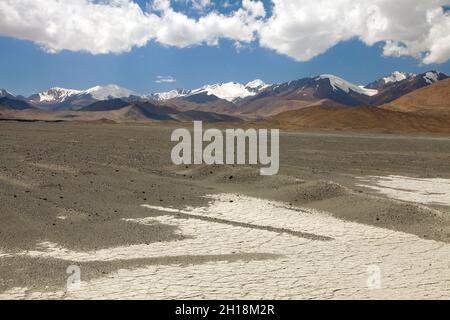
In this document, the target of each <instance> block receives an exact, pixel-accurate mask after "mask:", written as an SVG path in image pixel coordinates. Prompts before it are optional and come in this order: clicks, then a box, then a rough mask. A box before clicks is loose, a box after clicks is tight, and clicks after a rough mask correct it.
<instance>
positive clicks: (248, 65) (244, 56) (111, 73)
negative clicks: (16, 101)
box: [0, 1, 450, 96]
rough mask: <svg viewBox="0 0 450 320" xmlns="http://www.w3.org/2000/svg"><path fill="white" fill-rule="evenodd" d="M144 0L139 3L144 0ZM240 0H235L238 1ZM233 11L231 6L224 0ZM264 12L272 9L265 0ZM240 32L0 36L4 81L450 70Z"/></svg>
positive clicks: (146, 87) (18, 87)
mask: <svg viewBox="0 0 450 320" xmlns="http://www.w3.org/2000/svg"><path fill="white" fill-rule="evenodd" d="M144 3H145V1H141V2H140V5H142V6H143V7H145V6H144ZM239 5H240V4H239V3H235V6H236V7H239ZM173 8H174V9H175V10H182V11H184V12H185V13H186V14H187V15H188V16H189V17H197V16H201V15H202V14H203V13H202V12H199V11H195V10H193V9H189V8H188V7H186V6H185V5H184V4H180V3H177V2H175V3H174V4H173ZM216 8H217V10H220V11H221V12H223V13H228V12H232V11H233V10H235V9H234V7H233V6H231V7H228V8H223V7H222V6H217V7H216ZM265 8H266V12H268V14H270V12H271V9H270V5H269V4H268V2H267V1H266V2H265ZM234 43H235V41H234V40H226V39H223V38H221V39H220V40H219V42H218V44H217V45H206V44H195V45H192V46H190V47H187V48H177V47H174V46H168V45H164V44H160V43H158V42H156V41H154V40H151V41H149V42H148V43H147V44H146V45H145V46H143V47H140V48H139V47H134V48H133V49H132V50H131V51H130V52H123V53H111V54H99V55H94V54H91V53H87V52H75V51H69V50H62V51H60V52H57V53H48V52H46V51H44V50H43V49H41V48H40V46H38V45H36V44H35V43H33V42H32V41H28V40H18V39H15V38H14V37H8V36H3V37H0V48H1V50H0V70H1V72H0V88H5V89H7V90H9V91H11V92H13V93H15V94H22V95H26V96H28V95H30V94H32V93H35V92H38V91H41V90H44V89H48V88H49V87H53V86H60V87H66V88H74V89H84V88H88V87H92V86H95V85H99V84H110V83H114V84H118V85H120V86H123V87H126V88H129V89H132V90H135V91H137V92H139V93H150V92H157V91H166V90H170V89H174V88H196V87H199V86H201V85H203V84H207V83H217V82H228V81H237V82H242V83H245V82H248V81H250V80H253V79H256V78H260V79H262V80H264V81H266V82H267V83H279V82H284V81H289V80H293V79H298V78H302V77H306V76H314V75H318V74H323V73H331V74H335V75H338V76H341V77H343V78H345V79H347V80H349V81H352V82H354V83H357V84H366V83H368V82H370V81H372V80H375V79H377V78H380V77H382V76H384V75H386V74H389V73H390V72H392V71H395V70H401V71H407V72H414V73H420V72H424V71H427V70H434V69H437V70H440V71H442V72H445V73H447V74H449V73H450V62H449V61H448V60H447V61H446V62H444V63H439V64H427V65H424V64H423V63H422V62H421V60H420V59H416V58H413V57H411V56H403V57H393V56H390V57H388V56H384V55H383V45H384V43H382V42H379V43H375V44H374V45H371V46H368V45H366V44H364V43H363V42H362V41H360V40H358V39H356V37H355V38H353V39H351V40H345V41H341V42H339V43H338V44H337V45H334V46H332V47H331V48H330V49H328V50H327V51H325V53H322V54H318V55H316V56H314V57H313V58H312V59H310V60H308V61H297V60H296V59H294V58H293V57H290V56H288V55H286V54H282V53H278V52H276V51H275V50H273V49H269V48H265V47H262V46H260V45H259V44H258V41H252V42H250V43H244V44H243V48H240V49H239V50H237V49H236V48H235V46H234ZM158 76H171V77H173V78H175V79H176V82H173V83H161V84H159V83H156V82H155V80H156V79H157V77H158Z"/></svg>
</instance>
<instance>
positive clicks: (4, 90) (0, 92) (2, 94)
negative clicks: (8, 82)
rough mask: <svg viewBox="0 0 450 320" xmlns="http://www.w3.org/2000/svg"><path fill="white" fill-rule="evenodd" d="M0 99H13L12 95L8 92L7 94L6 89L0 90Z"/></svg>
mask: <svg viewBox="0 0 450 320" xmlns="http://www.w3.org/2000/svg"><path fill="white" fill-rule="evenodd" d="M0 97H1V98H3V97H14V95H13V94H12V93H10V92H8V90H6V89H0Z"/></svg>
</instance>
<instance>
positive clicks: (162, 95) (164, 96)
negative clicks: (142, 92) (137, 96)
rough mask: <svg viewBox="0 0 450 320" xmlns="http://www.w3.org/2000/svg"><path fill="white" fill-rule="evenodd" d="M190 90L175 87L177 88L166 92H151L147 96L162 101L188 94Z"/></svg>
mask: <svg viewBox="0 0 450 320" xmlns="http://www.w3.org/2000/svg"><path fill="white" fill-rule="evenodd" d="M190 92H191V91H190V90H184V89H177V90H171V91H167V92H156V93H152V94H150V95H149V96H148V97H150V98H152V99H155V100H159V101H164V100H170V99H175V98H180V97H184V96H186V95H188V94H189V93H190Z"/></svg>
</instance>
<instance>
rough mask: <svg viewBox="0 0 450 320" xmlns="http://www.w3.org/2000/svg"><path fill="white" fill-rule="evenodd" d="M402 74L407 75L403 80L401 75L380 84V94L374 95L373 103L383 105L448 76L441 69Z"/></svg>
mask: <svg viewBox="0 0 450 320" xmlns="http://www.w3.org/2000/svg"><path fill="white" fill-rule="evenodd" d="M402 75H404V76H405V79H403V80H401V79H402V78H403V77H402V76H401V75H400V76H399V77H397V81H392V82H387V83H384V84H381V85H379V89H378V90H379V94H377V95H376V96H375V97H373V99H372V101H371V104H372V105H382V104H385V103H389V102H391V101H393V100H395V99H397V98H400V97H401V96H403V95H405V94H408V93H410V92H412V91H414V90H417V89H420V88H423V87H426V86H429V85H431V84H433V83H436V82H438V81H440V80H444V79H446V78H448V76H447V75H445V74H443V73H441V72H439V71H428V72H425V73H421V74H418V75H414V74H405V73H402ZM383 79H384V78H383ZM380 80H382V79H380ZM380 80H379V81H380ZM374 83H376V82H374Z"/></svg>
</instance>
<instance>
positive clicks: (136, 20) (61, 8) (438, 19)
mask: <svg viewBox="0 0 450 320" xmlns="http://www.w3.org/2000/svg"><path fill="white" fill-rule="evenodd" d="M173 1H187V3H190V4H191V6H192V7H194V9H197V10H198V12H199V14H198V18H193V17H191V16H189V15H188V14H187V13H185V12H180V11H176V10H174V9H173V6H172V3H171V1H170V0H153V1H151V2H150V4H149V5H148V6H147V9H146V10H142V9H141V8H140V7H139V6H138V5H137V4H136V3H135V2H133V1H132V0H102V1H98V0H65V1H61V0H0V35H4V36H9V37H14V38H18V39H24V40H30V41H33V42H35V43H37V44H38V45H40V46H41V47H42V48H43V49H44V50H46V51H48V52H52V53H55V52H59V51H61V50H71V51H85V52H89V53H92V54H104V53H122V52H127V51H130V50H131V49H132V48H133V47H140V46H144V45H146V44H147V43H148V42H149V41H156V42H158V43H160V44H162V45H166V46H175V47H179V48H184V47H189V46H194V45H199V44H207V45H217V43H218V41H219V39H221V38H224V39H229V40H232V41H233V42H234V43H236V44H245V43H247V44H248V43H250V42H255V43H259V45H260V46H262V47H266V48H269V49H272V50H275V51H276V52H278V53H280V54H284V55H287V56H289V57H292V58H293V59H296V60H298V61H307V60H310V59H311V58H314V57H315V56H317V55H320V54H322V53H324V52H326V51H327V50H328V49H330V48H331V47H333V46H335V45H336V44H338V43H340V42H343V41H347V40H349V39H354V38H356V39H359V40H361V41H362V42H364V43H365V44H367V45H369V46H372V45H374V44H376V43H382V45H383V54H384V55H389V56H404V55H407V56H413V57H416V58H417V59H419V60H420V61H422V62H423V63H426V64H429V63H442V62H445V61H447V60H448V59H449V58H450V16H449V12H448V11H447V12H445V11H444V10H443V9H442V7H443V6H444V5H448V4H449V3H450V0H426V1H424V0H395V1H392V0H314V1H307V0H272V3H271V6H272V8H271V9H272V10H271V12H272V14H271V15H270V16H268V15H267V11H266V10H267V9H268V8H265V7H264V5H263V3H262V2H261V1H259V0H242V1H240V0H239V1H237V2H235V3H236V4H237V6H236V9H235V10H233V11H232V12H231V13H229V14H222V13H220V12H218V11H217V10H216V9H215V6H214V5H212V1H210V0H173ZM226 3H228V2H226Z"/></svg>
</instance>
